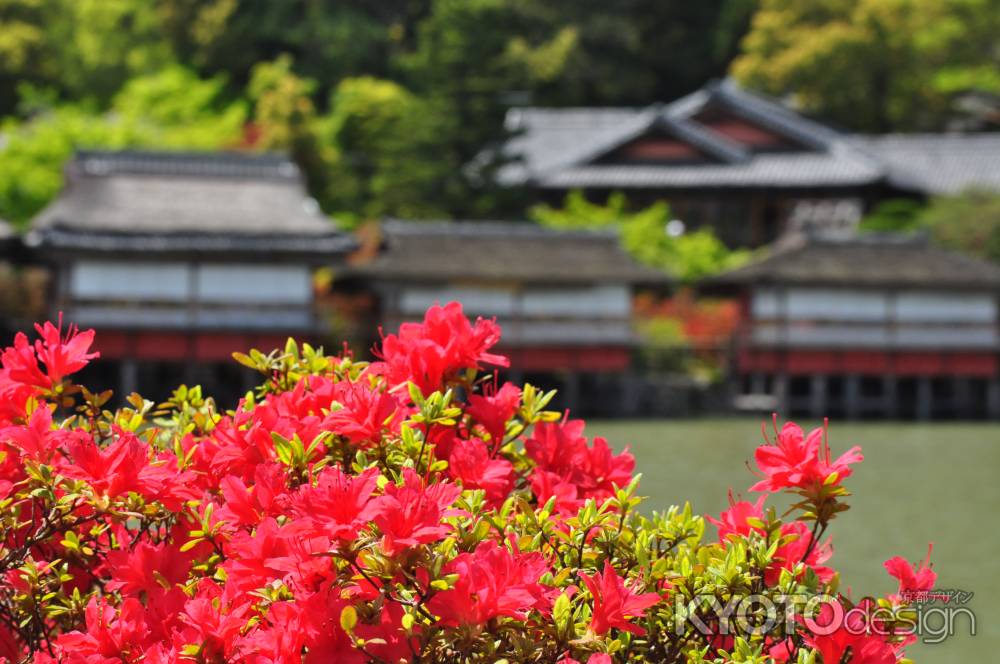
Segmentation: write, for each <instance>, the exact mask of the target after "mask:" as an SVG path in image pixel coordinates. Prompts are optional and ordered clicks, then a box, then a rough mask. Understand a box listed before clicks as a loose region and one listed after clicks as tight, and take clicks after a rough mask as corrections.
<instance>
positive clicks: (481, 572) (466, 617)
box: [428, 541, 551, 627]
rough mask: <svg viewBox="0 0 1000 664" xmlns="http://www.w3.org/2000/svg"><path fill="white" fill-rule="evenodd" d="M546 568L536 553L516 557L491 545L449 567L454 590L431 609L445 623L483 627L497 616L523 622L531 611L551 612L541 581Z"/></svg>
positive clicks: (441, 596)
mask: <svg viewBox="0 0 1000 664" xmlns="http://www.w3.org/2000/svg"><path fill="white" fill-rule="evenodd" d="M546 571H548V565H547V564H546V562H545V559H544V558H542V556H541V554H538V553H527V554H525V553H512V552H510V551H508V550H507V549H506V548H505V547H502V546H500V545H499V544H497V543H496V542H492V541H487V542H483V543H482V544H480V545H479V546H478V547H476V550H475V551H474V552H473V553H463V554H459V555H458V556H457V557H456V558H455V559H454V560H452V561H451V562H450V563H448V565H447V566H446V573H449V574H457V575H458V581H457V582H456V584H455V587H454V588H452V589H449V590H446V591H444V592H440V593H438V594H436V595H434V596H433V597H432V598H431V601H430V602H429V603H428V608H429V609H430V610H431V611H432V612H434V613H435V614H437V615H438V616H440V617H441V624H442V625H446V626H452V627H457V626H459V625H484V624H486V622H487V621H488V620H490V619H492V618H495V617H497V616H509V617H511V618H517V619H519V620H524V619H525V617H527V613H528V611H530V610H531V609H538V610H541V611H543V612H547V611H548V610H549V609H550V607H551V599H550V594H549V593H547V592H546V589H545V588H543V587H542V586H541V585H540V584H539V583H538V579H539V578H540V577H541V576H542V574H544V573H545V572H546Z"/></svg>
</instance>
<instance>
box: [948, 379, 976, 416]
mask: <svg viewBox="0 0 1000 664" xmlns="http://www.w3.org/2000/svg"><path fill="white" fill-rule="evenodd" d="M951 408H952V412H953V414H955V415H957V416H959V417H961V418H963V419H967V418H969V417H972V415H973V412H972V411H973V406H972V385H971V384H970V382H969V379H968V378H966V377H965V376H955V377H954V378H952V381H951Z"/></svg>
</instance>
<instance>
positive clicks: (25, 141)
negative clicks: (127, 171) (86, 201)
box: [0, 68, 245, 225]
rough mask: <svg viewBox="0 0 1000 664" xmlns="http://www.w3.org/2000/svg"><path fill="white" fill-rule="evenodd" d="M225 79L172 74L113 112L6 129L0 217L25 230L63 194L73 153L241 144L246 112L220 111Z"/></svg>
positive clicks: (126, 97)
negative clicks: (134, 148)
mask: <svg viewBox="0 0 1000 664" xmlns="http://www.w3.org/2000/svg"><path fill="white" fill-rule="evenodd" d="M221 85H222V84H221V82H220V81H218V80H207V81H206V80H201V79H198V78H197V77H196V76H194V75H193V74H192V73H191V72H189V71H187V70H183V69H179V68H168V69H165V70H164V71H162V72H161V73H159V74H154V75H150V76H148V77H140V78H137V79H134V80H132V81H130V82H128V83H127V84H126V85H125V86H124V88H123V89H122V91H121V92H120V93H119V94H118V95H117V96H116V97H115V99H114V102H113V104H112V108H111V109H110V111H109V112H106V113H94V112H92V111H90V110H87V109H86V108H84V107H82V106H80V105H63V106H60V107H59V108H57V109H55V110H52V111H49V112H45V113H42V114H39V115H38V116H37V117H34V118H32V119H31V120H29V121H26V122H20V123H19V122H17V121H16V120H13V119H7V120H6V121H5V122H3V123H2V124H0V134H2V135H3V136H4V138H5V140H4V142H3V144H2V145H0V164H2V168H0V217H3V218H6V219H8V220H10V221H12V222H14V223H15V224H18V225H24V224H26V223H27V222H28V221H29V220H30V219H31V218H32V217H33V216H34V215H35V214H37V213H38V212H39V211H40V210H41V209H42V208H43V207H45V205H46V204H48V202H49V201H50V200H52V198H53V197H54V196H55V195H56V194H57V193H58V192H59V190H60V189H61V188H62V184H63V165H64V163H65V162H66V160H67V159H69V158H70V156H71V155H72V154H73V151H74V150H77V149H82V148H103V149H120V148H127V147H148V148H152V147H155V148H191V149H208V150H210V149H217V148H220V147H225V146H228V145H233V144H234V143H235V142H236V141H238V140H239V138H240V134H241V130H242V125H243V120H244V117H245V111H244V109H243V107H242V105H241V104H238V103H237V104H230V105H221V102H220V97H219V92H220V88H221Z"/></svg>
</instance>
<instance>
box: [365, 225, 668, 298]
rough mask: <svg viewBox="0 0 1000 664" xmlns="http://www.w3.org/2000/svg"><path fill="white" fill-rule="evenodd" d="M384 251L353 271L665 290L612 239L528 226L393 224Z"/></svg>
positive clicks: (385, 228)
mask: <svg viewBox="0 0 1000 664" xmlns="http://www.w3.org/2000/svg"><path fill="white" fill-rule="evenodd" d="M381 230H382V238H383V243H384V248H383V250H382V251H381V252H380V253H379V254H378V255H377V256H376V257H375V258H374V259H373V260H372V261H371V262H369V263H367V264H364V265H361V266H357V267H355V268H353V269H352V271H353V272H354V273H355V274H359V275H366V276H372V277H376V278H391V279H421V280H452V279H486V280H489V279H500V280H505V281H509V280H511V279H516V280H518V281H525V282H533V281H535V282H554V283H560V282H562V283H581V282H582V283H587V282H591V283H592V282H618V283H623V282H624V283H632V282H644V283H664V282H666V281H667V277H666V276H665V275H664V274H663V273H661V272H659V271H657V270H653V269H651V268H647V267H644V266H641V265H639V264H637V263H636V262H635V261H634V260H633V259H632V258H631V257H630V256H629V255H628V254H627V253H626V252H625V251H624V250H623V249H622V248H621V246H620V244H619V241H618V236H617V235H616V234H615V233H610V232H603V231H561V230H552V229H546V228H542V227H540V226H537V225H535V224H532V223H529V222H493V221H489V222H484V221H461V222H456V221H442V222H437V221H395V220H389V221H385V222H383V223H382V227H381Z"/></svg>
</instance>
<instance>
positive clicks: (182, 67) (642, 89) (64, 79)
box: [0, 0, 1000, 243]
mask: <svg viewBox="0 0 1000 664" xmlns="http://www.w3.org/2000/svg"><path fill="white" fill-rule="evenodd" d="M995 2H996V0H961V1H956V2H949V3H941V2H937V1H936V0H862V1H861V2H848V1H847V0H833V1H832V2H828V1H826V0H824V1H823V2H819V0H807V1H806V2H791V1H790V0H763V1H762V2H757V1H755V0H705V1H704V2H698V3H691V2H684V1H682V0H624V1H622V2H616V3H606V2H597V1H596V0H581V1H580V2H575V3H546V2H541V1H540V0H381V1H380V2H377V3H372V2H363V1H362V0H344V1H343V2H336V3H331V2H316V1H315V0H283V1H282V2H273V1H271V0H0V124H2V127H3V130H2V131H3V135H2V136H0V164H2V165H3V169H2V171H3V173H2V174H0V180H2V182H0V192H2V193H0V217H6V218H10V219H12V220H13V221H15V222H17V223H18V224H22V225H23V224H24V223H25V222H26V221H27V219H28V218H30V216H31V215H32V214H34V213H35V212H36V211H37V210H38V209H39V207H40V206H41V205H44V203H45V202H46V201H47V200H49V198H50V197H51V196H52V195H53V193H54V192H55V191H56V190H57V189H58V183H59V181H60V170H61V165H62V162H63V161H64V160H65V158H66V157H67V156H68V155H69V154H70V152H71V150H72V149H73V148H75V147H108V148H115V147H123V146H148V147H187V148H198V147H205V148H214V147H237V148H249V149H281V150H288V151H290V152H291V153H292V154H293V156H294V157H295V158H296V159H297V160H298V161H299V163H300V165H301V166H302V168H303V171H304V172H305V173H306V176H307V179H308V184H309V187H310V190H311V192H312V195H313V196H314V197H315V198H316V199H317V200H318V201H319V203H320V205H321V206H322V207H323V209H324V210H325V211H326V212H328V213H330V214H332V215H334V216H338V217H340V218H342V219H343V220H344V221H345V222H346V223H348V224H350V223H354V222H356V221H359V220H362V219H366V218H370V217H373V216H379V215H395V216H401V217H413V216H448V217H459V216H468V217H489V216H519V215H521V214H523V202H524V197H523V193H524V192H519V191H516V190H513V189H500V188H498V187H496V186H494V185H493V184H491V183H492V182H493V178H492V177H491V176H492V173H493V172H494V170H495V169H496V168H497V167H499V166H500V165H502V164H501V163H500V161H499V160H500V157H499V151H496V150H490V149H489V148H492V147H495V146H496V145H498V144H499V143H500V142H502V141H503V140H504V139H506V138H507V134H506V132H505V130H504V128H503V117H504V114H505V112H506V111H507V109H508V108H510V107H511V106H512V105H517V104H528V103H530V104H536V105H551V106H587V105H619V106H635V105H645V104H649V103H652V102H654V101H669V100H671V99H674V98H676V97H678V96H679V95H681V94H684V93H687V92H690V91H692V90H694V89H696V88H697V87H699V86H701V85H703V84H704V83H705V82H706V81H707V80H709V79H710V78H716V77H719V76H722V75H723V74H725V72H726V71H727V70H731V71H732V72H733V73H734V74H735V75H736V76H737V77H738V78H739V79H740V80H742V81H744V82H746V83H747V84H749V85H751V86H753V87H756V88H758V89H761V90H765V91H769V92H773V93H778V94H785V93H792V94H794V95H795V98H796V99H797V100H798V101H799V102H800V103H801V104H802V105H803V106H804V107H805V108H806V109H807V110H810V111H816V112H817V113H820V114H821V115H823V116H825V117H828V118H830V119H833V120H836V121H840V122H841V123H842V124H844V125H845V126H848V127H853V128H857V129H888V128H892V129H908V128H912V127H933V126H935V123H938V124H939V123H940V122H941V121H942V118H944V117H945V116H946V115H947V113H948V112H949V108H950V98H951V97H952V96H953V95H954V94H955V93H957V92H961V91H964V90H968V89H981V90H986V91H991V90H992V91H998V90H1000V74H998V71H1000V68H998V67H997V64H998V63H997V56H996V54H997V53H1000V48H998V47H997V41H996V40H997V35H998V34H1000V29H998V28H1000V25H998V24H997V21H998V20H1000V12H997V11H995ZM751 25H752V29H751ZM748 30H750V32H749V34H748V35H747V36H746V38H745V39H743V37H744V35H745V34H746V33H747V31H748ZM741 40H742V41H741ZM737 56H738V57H737ZM734 58H736V60H735V62H733V59H734ZM731 62H732V67H730V63H731ZM485 155H493V156H491V157H486V156H485ZM470 163H475V164H476V168H469V164H470ZM13 173H16V174H17V176H16V179H17V181H16V182H10V181H8V180H11V179H13V178H15V175H13ZM21 180H24V181H23V182H21ZM41 183H44V184H41ZM695 235H696V234H692V235H691V237H695ZM693 241H694V240H684V242H693ZM702 241H703V242H705V243H708V240H705V239H704V238H703V239H702Z"/></svg>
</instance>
